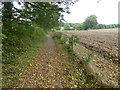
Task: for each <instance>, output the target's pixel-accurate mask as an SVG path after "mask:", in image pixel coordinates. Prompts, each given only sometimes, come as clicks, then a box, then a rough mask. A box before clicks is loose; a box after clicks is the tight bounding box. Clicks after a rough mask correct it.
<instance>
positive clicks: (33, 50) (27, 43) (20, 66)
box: [2, 26, 47, 88]
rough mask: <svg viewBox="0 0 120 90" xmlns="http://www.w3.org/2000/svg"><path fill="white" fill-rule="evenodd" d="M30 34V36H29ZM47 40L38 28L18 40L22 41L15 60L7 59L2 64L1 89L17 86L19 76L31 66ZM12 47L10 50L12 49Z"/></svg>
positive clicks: (42, 31)
mask: <svg viewBox="0 0 120 90" xmlns="http://www.w3.org/2000/svg"><path fill="white" fill-rule="evenodd" d="M31 34H32V35H31ZM46 39H47V37H46V33H45V32H44V30H43V29H41V28H40V27H37V26H36V27H35V28H34V30H33V31H32V33H30V34H29V35H25V36H23V38H21V39H20V40H21V41H23V45H24V46H23V47H22V52H21V53H19V54H17V53H16V54H15V58H12V60H11V58H8V60H9V63H7V64H6V63H5V64H4V63H3V68H2V70H3V71H2V78H3V80H2V86H3V88H14V87H16V86H17V85H18V84H19V76H20V75H21V73H23V72H24V71H25V70H27V67H28V66H29V65H31V62H32V61H34V59H35V57H36V56H37V55H38V51H39V50H40V47H42V45H43V44H44V42H45V40H46ZM12 47H13V46H11V47H10V48H11V49H12Z"/></svg>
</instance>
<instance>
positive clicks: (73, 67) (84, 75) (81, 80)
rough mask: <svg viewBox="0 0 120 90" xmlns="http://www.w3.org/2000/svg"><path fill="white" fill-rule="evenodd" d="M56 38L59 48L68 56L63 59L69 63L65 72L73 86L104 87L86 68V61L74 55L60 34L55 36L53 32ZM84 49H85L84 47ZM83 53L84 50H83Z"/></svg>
mask: <svg viewBox="0 0 120 90" xmlns="http://www.w3.org/2000/svg"><path fill="white" fill-rule="evenodd" d="M53 37H54V40H55V42H56V45H57V48H58V50H59V51H60V52H63V53H64V57H68V59H62V60H64V61H65V62H67V63H69V65H68V66H67V68H66V72H65V74H66V75H68V77H69V78H68V79H69V82H70V83H71V88H102V87H104V86H102V85H101V84H100V83H98V82H97V81H96V79H95V77H94V75H93V73H90V72H89V71H88V70H87V68H86V63H85V64H84V63H83V62H81V60H80V58H78V57H77V56H74V60H73V57H72V56H73V53H72V50H70V48H69V47H68V45H66V44H64V43H63V41H61V40H60V38H59V36H58V37H55V36H54V34H53ZM81 48H82V47H81ZM82 50H83V51H84V50H85V49H84V48H82ZM81 53H82V52H81Z"/></svg>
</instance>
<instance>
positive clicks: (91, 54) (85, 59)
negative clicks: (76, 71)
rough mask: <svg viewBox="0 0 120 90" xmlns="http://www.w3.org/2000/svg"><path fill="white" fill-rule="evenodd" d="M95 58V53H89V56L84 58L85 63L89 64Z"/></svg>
mask: <svg viewBox="0 0 120 90" xmlns="http://www.w3.org/2000/svg"><path fill="white" fill-rule="evenodd" d="M92 59H93V53H89V54H88V57H86V58H84V64H86V65H87V64H88V63H89V62H90V61H91V60H92Z"/></svg>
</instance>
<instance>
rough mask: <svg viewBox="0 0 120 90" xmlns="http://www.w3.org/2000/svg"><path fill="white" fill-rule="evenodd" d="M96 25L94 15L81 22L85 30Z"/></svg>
mask: <svg viewBox="0 0 120 90" xmlns="http://www.w3.org/2000/svg"><path fill="white" fill-rule="evenodd" d="M96 25H97V17H96V16H95V15H91V16H88V17H87V18H86V19H85V21H84V22H83V27H84V29H85V30H87V29H93V28H94V27H96Z"/></svg>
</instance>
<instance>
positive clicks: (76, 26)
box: [74, 23, 83, 30]
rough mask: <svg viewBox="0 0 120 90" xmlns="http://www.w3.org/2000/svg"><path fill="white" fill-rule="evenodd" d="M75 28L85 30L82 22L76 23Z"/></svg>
mask: <svg viewBox="0 0 120 90" xmlns="http://www.w3.org/2000/svg"><path fill="white" fill-rule="evenodd" d="M74 28H75V30H83V24H82V23H76V24H75V25H74Z"/></svg>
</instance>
